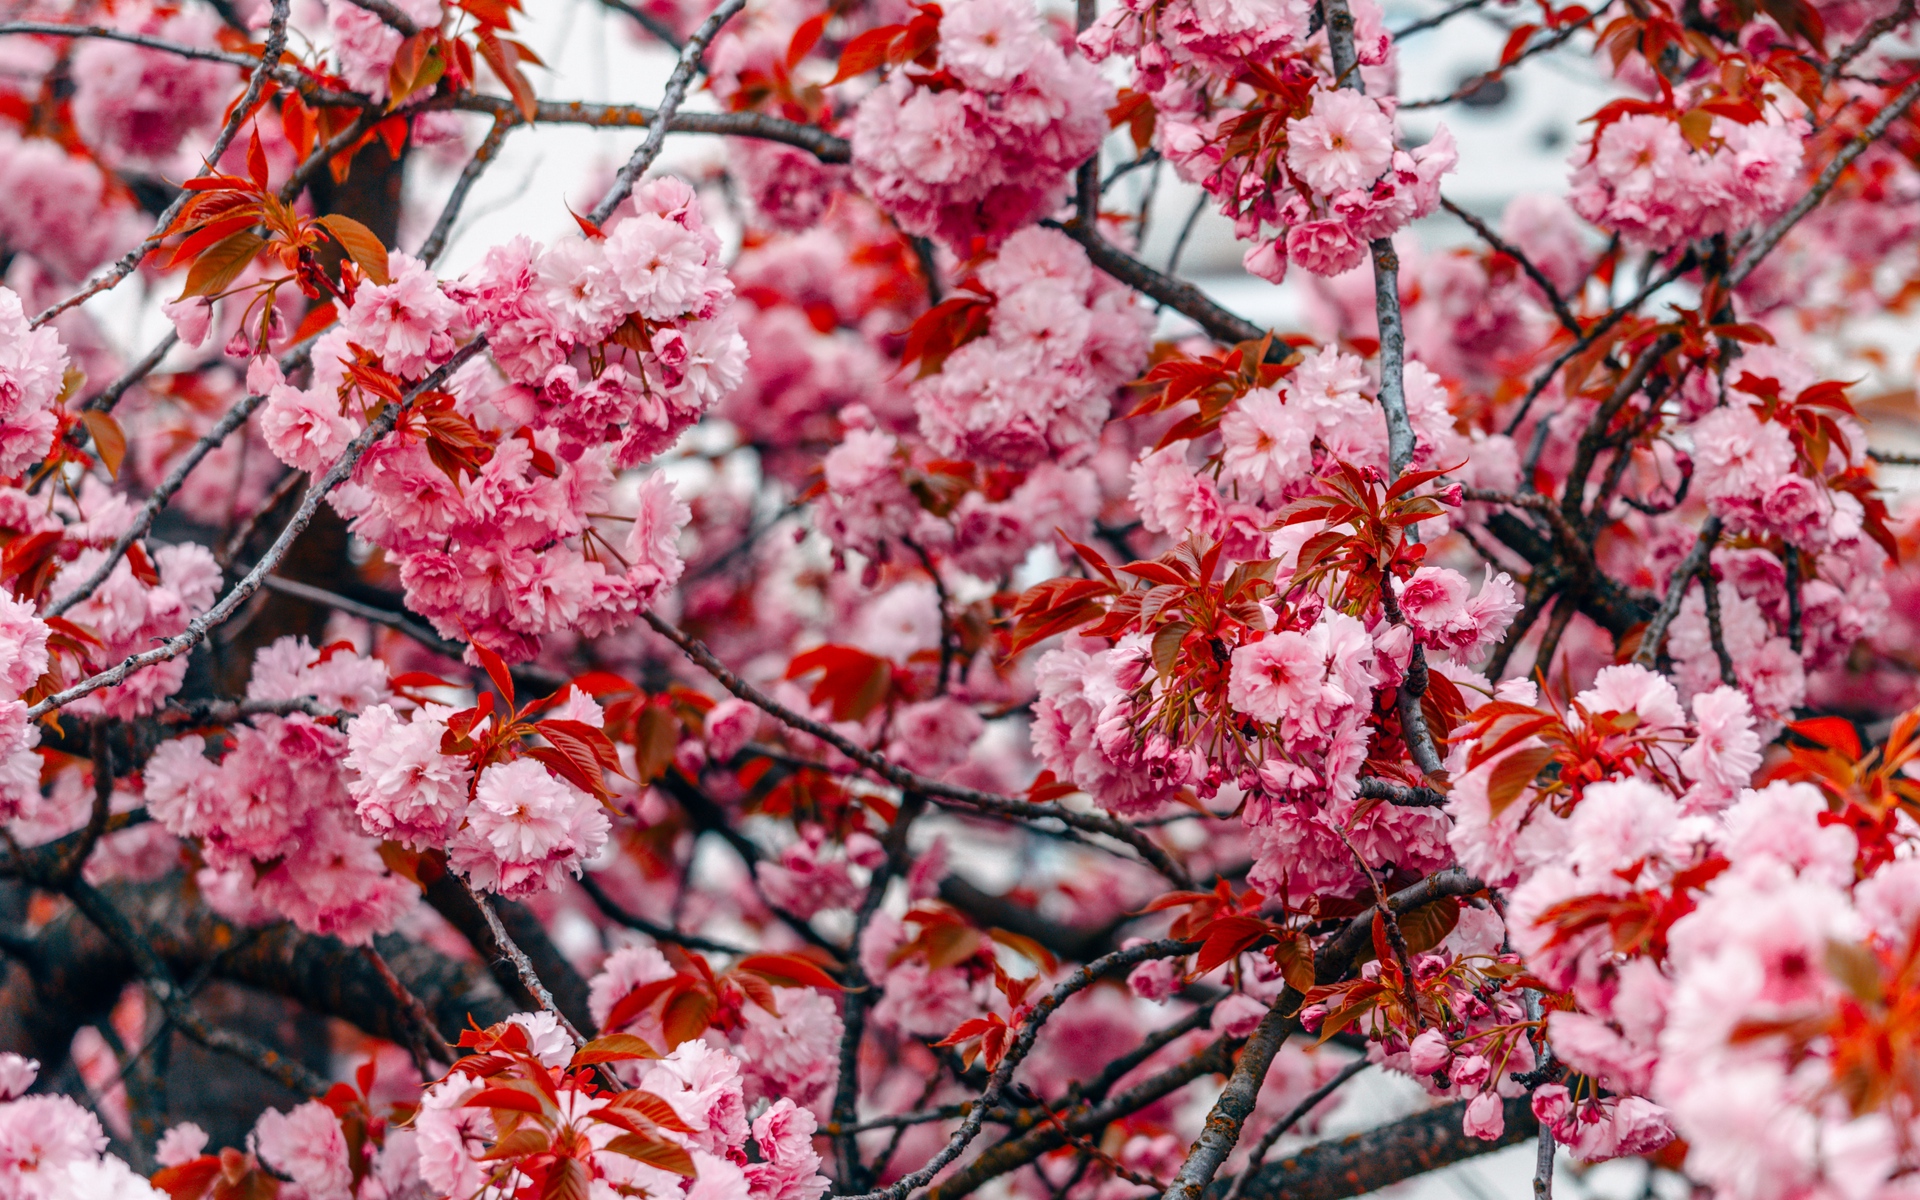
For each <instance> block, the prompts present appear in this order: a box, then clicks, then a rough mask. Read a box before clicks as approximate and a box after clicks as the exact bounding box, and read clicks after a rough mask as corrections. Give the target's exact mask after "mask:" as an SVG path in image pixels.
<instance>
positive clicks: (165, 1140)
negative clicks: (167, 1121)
mask: <svg viewBox="0 0 1920 1200" xmlns="http://www.w3.org/2000/svg"><path fill="white" fill-rule="evenodd" d="M206 1148H207V1131H206V1130H204V1129H202V1128H200V1127H199V1126H198V1125H195V1124H194V1123H193V1122H192V1121H182V1122H181V1123H180V1124H178V1125H174V1126H170V1127H169V1128H168V1129H167V1131H166V1132H165V1133H163V1134H161V1135H160V1141H159V1144H158V1145H156V1146H155V1147H154V1149H153V1158H154V1161H155V1162H157V1163H159V1164H160V1165H161V1166H163V1167H177V1166H180V1165H181V1164H183V1163H190V1162H192V1161H193V1160H194V1159H196V1158H199V1157H200V1155H201V1154H202V1153H203V1152H205V1150H206Z"/></svg>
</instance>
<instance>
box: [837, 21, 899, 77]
mask: <svg viewBox="0 0 1920 1200" xmlns="http://www.w3.org/2000/svg"><path fill="white" fill-rule="evenodd" d="M906 31H907V27H906V26H905V25H882V26H880V27H879V28H877V29H869V30H867V31H866V32H865V33H862V34H859V35H858V36H856V37H855V38H854V39H853V40H852V41H850V42H848V43H847V48H846V49H844V50H842V51H841V52H840V69H839V70H838V71H837V72H835V73H834V76H833V78H832V79H830V80H828V81H827V84H828V86H829V87H831V86H832V85H833V84H836V83H844V82H846V81H847V80H849V79H852V78H853V77H854V76H856V75H865V74H866V73H867V72H868V71H871V70H873V69H874V68H875V67H877V66H880V65H882V64H883V63H886V62H887V61H888V60H889V57H890V55H891V52H892V50H893V44H894V42H895V41H896V40H898V39H899V37H900V35H902V34H904V33H905V32H906Z"/></svg>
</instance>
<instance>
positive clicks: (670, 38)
mask: <svg viewBox="0 0 1920 1200" xmlns="http://www.w3.org/2000/svg"><path fill="white" fill-rule="evenodd" d="M600 3H601V4H604V5H605V6H607V7H608V8H610V9H612V10H613V11H615V12H617V13H624V14H625V15H627V16H629V17H632V18H633V20H634V23H635V24H637V25H639V26H640V28H642V29H644V30H646V31H647V32H648V33H650V34H652V35H653V36H654V37H657V38H659V39H660V40H661V41H663V42H665V43H666V44H667V46H668V47H669V48H670V49H671V50H672V51H673V52H674V53H675V54H678V53H680V47H681V42H680V38H679V35H677V34H675V33H674V32H673V30H672V29H670V28H669V27H668V26H667V23H666V22H665V21H662V20H661V19H660V18H659V17H656V16H654V15H653V14H652V13H650V12H648V11H647V10H646V9H644V8H641V7H640V6H639V5H638V4H628V3H627V2H626V0H600Z"/></svg>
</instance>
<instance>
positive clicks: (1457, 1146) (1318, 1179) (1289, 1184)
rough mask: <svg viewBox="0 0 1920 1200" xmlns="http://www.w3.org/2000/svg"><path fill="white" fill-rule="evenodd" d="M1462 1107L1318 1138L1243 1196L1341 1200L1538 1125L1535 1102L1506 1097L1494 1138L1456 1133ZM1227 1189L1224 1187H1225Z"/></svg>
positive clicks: (1266, 1171)
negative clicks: (1502, 1127) (1501, 1123)
mask: <svg viewBox="0 0 1920 1200" xmlns="http://www.w3.org/2000/svg"><path fill="white" fill-rule="evenodd" d="M1466 1108H1467V1106H1466V1105H1465V1104H1464V1103H1462V1104H1446V1105H1442V1106H1440V1107H1438V1108H1430V1109H1428V1110H1427V1111H1426V1112H1423V1113H1416V1114H1415V1115H1413V1116H1411V1117H1407V1118H1405V1119H1403V1120H1399V1121H1395V1122H1393V1123H1392V1124H1390V1125H1382V1126H1380V1127H1379V1128H1376V1129H1369V1130H1367V1131H1365V1132H1364V1133H1356V1134H1353V1135H1352V1136H1350V1137H1344V1138H1336V1139H1332V1140H1329V1141H1324V1142H1317V1143H1315V1144H1314V1145H1311V1146H1308V1147H1306V1148H1305V1149H1303V1150H1301V1151H1300V1152H1299V1153H1297V1154H1292V1155H1289V1156H1287V1157H1286V1158H1283V1159H1281V1160H1280V1161H1278V1162H1273V1163H1269V1164H1267V1165H1266V1166H1265V1167H1262V1168H1261V1169H1260V1171H1259V1173H1258V1174H1256V1175H1255V1176H1254V1177H1253V1179H1252V1180H1251V1181H1249V1182H1248V1184H1247V1186H1246V1188H1245V1190H1244V1191H1243V1192H1242V1196H1243V1197H1244V1198H1245V1200H1346V1198H1347V1197H1349V1196H1361V1195H1365V1194H1366V1193H1368V1192H1372V1191H1377V1190H1379V1189H1380V1188H1383V1187H1386V1186H1387V1185H1388V1184H1393V1183H1399V1182H1400V1181H1401V1180H1403V1179H1411V1178H1413V1177H1414V1176H1416V1175H1424V1174H1426V1173H1427V1172H1428V1171H1437V1170H1439V1169H1440V1168H1441V1167H1444V1166H1448V1165H1450V1164H1453V1163H1457V1162H1460V1161H1461V1160H1463V1159H1468V1158H1476V1157H1478V1156H1480V1155H1482V1154H1491V1153H1493V1152H1494V1151H1495V1150H1504V1149H1505V1148H1506V1147H1508V1146H1517V1145H1519V1144H1520V1143H1522V1142H1525V1141H1528V1140H1530V1139H1531V1138H1533V1137H1534V1135H1535V1133H1536V1131H1537V1130H1538V1129H1539V1127H1540V1123H1539V1121H1537V1120H1536V1119H1535V1118H1534V1115H1533V1106H1532V1101H1531V1099H1530V1098H1529V1097H1526V1096H1520V1097H1517V1098H1515V1099H1512V1100H1509V1101H1507V1102H1506V1106H1505V1110H1506V1111H1505V1115H1506V1121H1507V1125H1506V1129H1505V1130H1504V1131H1503V1132H1502V1133H1501V1134H1500V1136H1499V1137H1497V1138H1494V1139H1493V1140H1491V1141H1482V1140H1481V1139H1479V1138H1477V1137H1474V1136H1472V1135H1471V1134H1468V1133H1464V1132H1462V1131H1461V1128H1460V1125H1461V1121H1462V1119H1463V1118H1464V1117H1465V1116H1466ZM1222 1192H1223V1193H1224V1189H1222Z"/></svg>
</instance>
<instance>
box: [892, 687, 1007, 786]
mask: <svg viewBox="0 0 1920 1200" xmlns="http://www.w3.org/2000/svg"><path fill="white" fill-rule="evenodd" d="M893 720H894V740H893V742H892V743H891V744H890V745H889V746H888V747H887V755H888V757H890V758H892V759H894V760H895V761H896V762H898V763H900V764H901V765H902V766H904V767H906V768H907V769H908V770H911V771H918V772H919V773H921V774H923V775H933V776H938V775H940V774H941V773H943V772H945V771H946V770H947V769H948V768H950V767H953V766H955V765H957V764H959V763H962V762H965V761H966V758H967V752H968V751H969V750H971V749H972V748H973V744H974V742H976V741H978V740H979V738H980V735H981V733H982V732H984V731H985V729H986V725H985V723H984V722H982V721H981V719H980V716H979V714H978V713H976V712H974V711H973V709H972V708H971V707H969V706H967V705H965V704H962V703H960V702H959V701H958V700H954V699H952V698H951V697H947V696H941V697H936V698H935V699H932V700H923V701H920V702H919V703H917V704H909V705H906V706H905V707H903V708H902V709H900V711H899V712H897V713H895V714H894V719H893Z"/></svg>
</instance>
